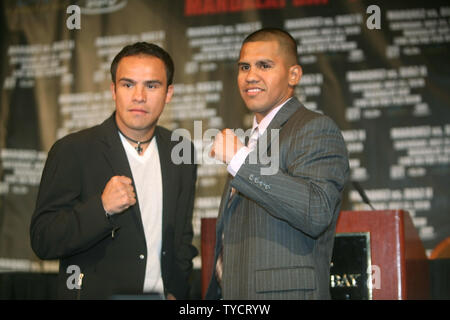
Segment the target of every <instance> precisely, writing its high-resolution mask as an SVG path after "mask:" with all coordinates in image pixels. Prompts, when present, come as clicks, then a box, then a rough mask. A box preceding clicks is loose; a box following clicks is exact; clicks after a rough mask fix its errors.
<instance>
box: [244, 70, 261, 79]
mask: <svg viewBox="0 0 450 320" xmlns="http://www.w3.org/2000/svg"><path fill="white" fill-rule="evenodd" d="M245 81H246V82H247V83H257V82H258V81H259V76H258V73H257V70H255V68H250V69H249V70H248V71H247V73H246V75H245Z"/></svg>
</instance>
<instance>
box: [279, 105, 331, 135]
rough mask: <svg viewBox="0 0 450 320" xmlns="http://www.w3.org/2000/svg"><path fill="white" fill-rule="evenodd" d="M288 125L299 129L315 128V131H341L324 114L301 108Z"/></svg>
mask: <svg viewBox="0 0 450 320" xmlns="http://www.w3.org/2000/svg"><path fill="white" fill-rule="evenodd" d="M287 125H289V126H292V127H295V128H297V129H302V128H315V129H319V130H320V129H331V130H339V128H338V126H337V124H336V123H335V122H334V120H333V119H331V118H330V117H329V116H327V115H324V114H322V113H319V112H316V111H313V110H310V109H307V108H306V107H305V106H303V105H301V107H300V108H299V109H298V110H297V111H296V112H295V113H294V114H293V115H292V116H291V118H290V119H289V120H288V122H287Z"/></svg>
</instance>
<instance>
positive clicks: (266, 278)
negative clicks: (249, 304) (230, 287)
mask: <svg viewBox="0 0 450 320" xmlns="http://www.w3.org/2000/svg"><path fill="white" fill-rule="evenodd" d="M255 276H256V292H271V291H286V290H314V289H316V272H315V270H314V268H313V267H286V268H273V269H263V270H256V273H255Z"/></svg>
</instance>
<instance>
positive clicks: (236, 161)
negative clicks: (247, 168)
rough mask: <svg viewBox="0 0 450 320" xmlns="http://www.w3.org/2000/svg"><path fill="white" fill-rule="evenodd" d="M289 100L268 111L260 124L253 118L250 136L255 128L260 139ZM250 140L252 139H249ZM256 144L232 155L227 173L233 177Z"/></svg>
mask: <svg viewBox="0 0 450 320" xmlns="http://www.w3.org/2000/svg"><path fill="white" fill-rule="evenodd" d="M290 99H291V98H289V99H287V100H286V101H285V102H283V103H282V104H280V105H279V106H278V107H276V108H274V109H273V110H272V111H270V112H269V113H268V114H267V115H266V116H265V117H264V118H263V119H262V120H261V122H260V123H258V122H257V121H256V117H255V116H254V117H253V126H252V135H253V133H254V131H255V129H256V128H258V138H259V137H261V136H262V135H263V134H264V132H265V131H266V129H267V127H268V126H269V124H270V123H271V122H272V120H273V118H274V117H275V116H276V114H277V113H278V111H280V109H281V107H282V106H284V104H285V103H286V102H288V101H289V100H290ZM250 140H252V137H251V138H250ZM255 146H256V144H250V141H249V145H248V146H244V147H242V148H241V149H239V151H238V152H237V153H236V154H235V155H234V157H233V158H232V159H231V161H230V163H229V164H228V166H227V170H228V172H229V173H230V174H231V175H232V176H233V177H234V176H235V175H236V173H237V172H238V171H239V169H240V168H241V166H242V164H243V163H244V161H245V158H247V156H248V154H249V153H250V152H251V151H252V150H253V149H254V148H255Z"/></svg>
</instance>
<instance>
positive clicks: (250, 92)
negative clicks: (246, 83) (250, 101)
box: [244, 88, 265, 96]
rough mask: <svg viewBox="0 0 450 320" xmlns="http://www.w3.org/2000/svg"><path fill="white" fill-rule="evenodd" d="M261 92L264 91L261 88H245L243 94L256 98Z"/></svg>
mask: <svg viewBox="0 0 450 320" xmlns="http://www.w3.org/2000/svg"><path fill="white" fill-rule="evenodd" d="M263 91H265V90H263V89H261V88H247V89H245V90H244V92H245V93H246V94H247V95H249V96H256V95H258V94H260V93H261V92H263Z"/></svg>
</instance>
